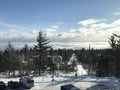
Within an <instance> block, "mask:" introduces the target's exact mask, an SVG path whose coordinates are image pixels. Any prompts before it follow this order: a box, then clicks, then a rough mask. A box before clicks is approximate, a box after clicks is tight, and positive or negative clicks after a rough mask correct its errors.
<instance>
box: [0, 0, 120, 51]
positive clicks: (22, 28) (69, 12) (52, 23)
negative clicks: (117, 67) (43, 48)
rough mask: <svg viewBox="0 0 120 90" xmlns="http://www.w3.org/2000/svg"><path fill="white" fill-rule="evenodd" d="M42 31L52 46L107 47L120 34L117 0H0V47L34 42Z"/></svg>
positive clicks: (18, 45) (118, 0)
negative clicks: (111, 39) (111, 38)
mask: <svg viewBox="0 0 120 90" xmlns="http://www.w3.org/2000/svg"><path fill="white" fill-rule="evenodd" d="M39 31H43V32H44V33H45V34H46V37H47V38H49V40H50V41H51V42H50V44H51V45H52V47H53V48H55V49H57V48H72V49H79V48H88V47H89V46H91V47H92V48H96V49H101V48H109V47H110V46H109V43H108V41H109V38H110V36H111V35H112V33H116V34H118V35H120V0H0V48H5V47H6V45H7V44H8V42H11V43H12V44H13V45H14V47H16V48H21V47H24V45H25V44H28V46H30V47H32V46H33V45H35V44H36V39H37V35H38V32H39Z"/></svg>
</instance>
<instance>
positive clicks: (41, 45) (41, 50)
mask: <svg viewBox="0 0 120 90" xmlns="http://www.w3.org/2000/svg"><path fill="white" fill-rule="evenodd" d="M37 42H38V44H37V45H35V51H36V52H37V54H38V56H39V58H38V60H36V63H35V64H36V66H37V69H38V71H39V75H40V74H41V72H42V73H44V70H45V67H46V63H45V62H46V60H47V52H48V49H49V48H51V46H49V45H48V44H49V43H50V41H49V39H47V38H46V35H45V34H43V32H42V31H40V32H39V35H38V37H37Z"/></svg>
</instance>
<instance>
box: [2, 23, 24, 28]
mask: <svg viewBox="0 0 120 90" xmlns="http://www.w3.org/2000/svg"><path fill="white" fill-rule="evenodd" d="M0 26H4V27H10V28H25V27H23V26H20V25H15V24H8V23H4V22H0Z"/></svg>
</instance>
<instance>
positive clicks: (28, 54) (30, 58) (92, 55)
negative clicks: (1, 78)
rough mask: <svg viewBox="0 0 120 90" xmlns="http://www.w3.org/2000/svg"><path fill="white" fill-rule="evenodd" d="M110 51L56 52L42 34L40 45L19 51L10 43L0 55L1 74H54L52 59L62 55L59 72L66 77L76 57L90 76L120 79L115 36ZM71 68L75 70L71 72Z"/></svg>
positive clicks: (119, 52)
mask: <svg viewBox="0 0 120 90" xmlns="http://www.w3.org/2000/svg"><path fill="white" fill-rule="evenodd" d="M108 42H109V44H110V46H111V48H108V49H93V48H89V49H85V48H82V49H78V50H73V49H56V50H54V49H53V47H51V46H50V45H49V43H50V41H49V39H47V38H46V35H45V34H44V33H43V32H41V31H40V32H39V34H38V36H37V45H34V47H33V48H29V47H28V45H27V44H25V46H24V47H23V48H22V49H20V50H16V49H15V48H14V46H13V45H12V44H11V43H10V42H9V43H8V45H7V47H6V49H5V50H4V51H0V73H3V72H5V73H7V74H8V75H9V76H15V72H16V71H19V75H24V74H29V73H35V74H39V75H41V74H44V73H50V74H52V73H54V71H55V70H57V65H56V63H54V61H53V59H52V58H49V57H48V55H49V56H54V55H60V56H61V57H62V63H61V66H60V68H59V70H60V71H61V72H63V73H69V72H73V71H75V69H74V67H75V65H74V63H73V64H72V65H68V61H69V59H70V57H71V55H72V54H73V53H75V55H76V56H77V59H78V62H79V63H80V64H82V65H83V67H84V69H86V70H87V72H88V74H89V75H92V74H96V75H97V76H109V75H112V76H116V77H119V76H120V65H119V64H120V36H118V35H116V34H113V35H112V36H111V37H110V39H109V41H108ZM71 66H73V67H72V68H71Z"/></svg>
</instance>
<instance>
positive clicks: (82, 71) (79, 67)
mask: <svg viewBox="0 0 120 90" xmlns="http://www.w3.org/2000/svg"><path fill="white" fill-rule="evenodd" d="M86 74H87V71H86V70H85V69H84V68H83V67H82V65H80V64H79V65H77V75H78V76H80V75H86Z"/></svg>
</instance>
